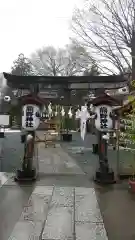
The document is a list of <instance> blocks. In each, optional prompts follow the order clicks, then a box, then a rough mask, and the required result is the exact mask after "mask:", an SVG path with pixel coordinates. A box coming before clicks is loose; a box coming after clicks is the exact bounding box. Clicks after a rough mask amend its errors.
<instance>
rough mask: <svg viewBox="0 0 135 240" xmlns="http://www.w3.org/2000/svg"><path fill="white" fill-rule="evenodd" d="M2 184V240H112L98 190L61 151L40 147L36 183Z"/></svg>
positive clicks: (0, 178) (1, 177)
mask: <svg viewBox="0 0 135 240" xmlns="http://www.w3.org/2000/svg"><path fill="white" fill-rule="evenodd" d="M65 178H66V180H65ZM57 180H58V181H57ZM0 183H1V185H0V240H55V239H57V240H81V239H83V240H88V239H92V240H94V239H95V240H107V239H108V238H107V235H106V231H105V228H104V223H103V219H102V216H101V213H100V209H99V205H98V203H97V197H96V193H95V190H94V188H93V187H92V185H90V184H89V183H88V180H87V178H86V175H85V174H84V172H83V171H82V170H81V168H80V167H79V166H78V164H77V162H76V161H75V160H74V159H73V158H72V157H70V156H69V155H68V154H67V153H66V152H65V151H64V150H63V149H62V148H61V147H60V146H58V147H56V148H44V145H42V144H41V145H40V149H39V179H37V181H36V183H34V184H27V185H18V184H17V183H16V182H14V180H13V174H7V173H1V174H0ZM79 186H80V187H79ZM86 186H87V187H86Z"/></svg>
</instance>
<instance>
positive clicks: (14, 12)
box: [0, 0, 82, 72]
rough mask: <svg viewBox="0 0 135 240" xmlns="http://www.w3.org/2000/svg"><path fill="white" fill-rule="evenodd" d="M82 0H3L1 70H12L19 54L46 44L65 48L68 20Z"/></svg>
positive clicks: (1, 12)
mask: <svg viewBox="0 0 135 240" xmlns="http://www.w3.org/2000/svg"><path fill="white" fill-rule="evenodd" d="M81 3H82V0H0V72H6V71H7V72H9V71H10V68H11V65H12V63H13V61H14V60H15V59H16V58H17V56H18V54H19V53H24V55H25V56H27V57H29V55H30V54H31V53H32V52H34V51H35V50H36V49H38V48H40V47H42V46H43V45H54V46H56V47H58V46H59V47H63V46H64V45H65V44H67V43H68V41H69V36H70V31H69V21H70V19H71V17H72V12H73V9H74V7H75V6H76V5H77V6H79V5H80V4H81Z"/></svg>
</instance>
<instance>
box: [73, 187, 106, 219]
mask: <svg viewBox="0 0 135 240" xmlns="http://www.w3.org/2000/svg"><path fill="white" fill-rule="evenodd" d="M75 221H79V222H100V223H103V218H102V216H101V212H100V208H99V205H98V202H97V197H96V193H95V190H94V188H88V189H87V188H75Z"/></svg>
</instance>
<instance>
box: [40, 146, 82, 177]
mask: <svg viewBox="0 0 135 240" xmlns="http://www.w3.org/2000/svg"><path fill="white" fill-rule="evenodd" d="M39 161H40V164H39V168H40V169H39V172H40V173H44V175H45V174H47V175H49V174H50V175H51V174H56V175H58V174H63V175H70V174H75V175H77V174H82V175H84V172H83V171H82V170H81V168H80V167H79V166H78V165H77V163H76V161H75V160H74V159H73V158H71V157H70V156H69V155H68V154H67V153H66V152H65V151H64V150H63V149H62V148H61V147H59V148H52V149H50V148H48V149H45V148H43V147H40V149H39Z"/></svg>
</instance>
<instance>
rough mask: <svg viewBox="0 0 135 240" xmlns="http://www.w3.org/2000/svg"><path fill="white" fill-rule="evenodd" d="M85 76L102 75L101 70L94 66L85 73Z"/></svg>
mask: <svg viewBox="0 0 135 240" xmlns="http://www.w3.org/2000/svg"><path fill="white" fill-rule="evenodd" d="M83 75H84V76H98V75H100V71H99V68H98V66H97V64H93V65H92V66H91V68H90V70H85V71H84V73H83Z"/></svg>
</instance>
